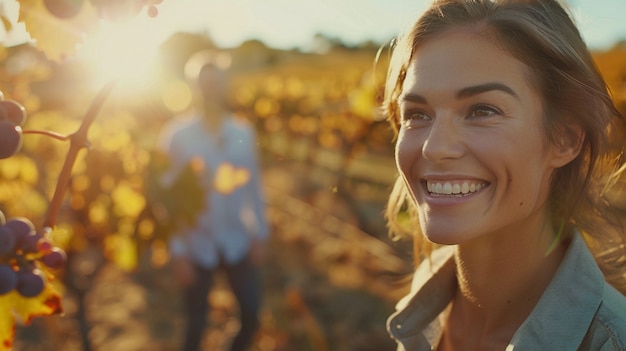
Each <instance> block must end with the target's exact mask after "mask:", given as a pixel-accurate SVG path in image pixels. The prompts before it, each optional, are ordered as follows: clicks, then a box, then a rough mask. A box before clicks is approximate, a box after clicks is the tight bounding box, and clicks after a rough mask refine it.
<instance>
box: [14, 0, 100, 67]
mask: <svg viewBox="0 0 626 351" xmlns="http://www.w3.org/2000/svg"><path fill="white" fill-rule="evenodd" d="M98 19H99V16H98V11H97V10H96V8H95V7H94V6H93V5H91V3H90V2H89V1H86V2H85V3H84V4H83V6H82V7H81V9H80V12H79V13H78V14H77V15H76V16H74V17H72V18H57V17H55V16H54V15H52V14H51V13H50V12H49V11H48V10H47V9H46V7H45V5H44V4H43V1H42V0H20V21H22V22H24V24H25V25H26V29H27V30H28V33H29V34H30V36H31V38H32V39H33V40H35V41H36V47H37V49H39V50H41V51H42V52H43V53H44V54H45V55H46V56H47V57H48V58H49V59H51V60H55V61H60V60H62V59H64V58H66V57H69V56H72V55H73V54H74V53H75V51H76V45H77V44H79V43H80V42H81V41H82V38H83V37H84V36H85V35H88V34H89V33H90V32H91V31H93V30H94V28H95V26H96V25H97V24H98Z"/></svg>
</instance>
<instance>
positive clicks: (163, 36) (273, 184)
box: [0, 0, 626, 351]
mask: <svg viewBox="0 0 626 351" xmlns="http://www.w3.org/2000/svg"><path fill="white" fill-rule="evenodd" d="M224 3H226V2H222V1H206V2H202V3H201V1H200V0H196V1H194V0H165V1H163V2H162V3H160V2H159V6H158V9H159V13H158V16H157V17H150V16H146V15H143V14H140V15H138V17H137V18H135V19H134V20H133V21H131V23H130V24H128V23H126V24H122V23H119V22H116V23H109V22H103V23H101V24H100V27H99V29H98V31H94V32H92V33H91V35H90V36H89V37H88V38H86V39H85V40H84V41H81V43H80V45H79V48H78V50H77V52H76V53H75V54H73V55H69V56H65V55H63V54H62V53H57V52H54V54H51V52H52V51H51V50H48V51H46V52H42V51H41V48H40V47H38V46H37V45H33V43H30V42H25V43H18V44H15V45H10V46H6V47H4V48H0V58H1V60H0V90H1V91H2V92H3V93H4V95H5V98H10V99H14V100H17V101H19V102H21V103H22V104H23V105H24V106H25V107H26V109H27V111H28V120H27V122H26V125H25V126H24V129H31V130H50V131H54V132H58V133H61V134H67V133H71V132H73V131H75V130H76V128H77V127H78V125H79V124H80V122H81V120H82V118H83V115H84V114H85V112H86V110H87V109H88V107H89V105H90V104H91V102H92V100H93V98H94V96H96V94H97V93H98V91H99V89H100V88H101V87H102V86H103V84H105V82H106V81H107V80H110V79H114V78H113V77H116V79H119V82H118V84H117V86H116V87H115V88H114V90H113V91H112V93H111V95H110V96H109V97H108V99H107V101H106V103H105V105H104V106H103V109H102V110H101V111H100V113H99V115H98V117H97V119H96V121H95V123H94V124H93V126H92V127H91V128H90V131H89V139H90V141H91V146H90V148H89V150H83V151H82V152H81V153H80V154H79V159H78V162H77V163H76V165H75V167H74V170H73V173H72V177H71V182H70V186H69V191H68V194H67V196H66V200H65V202H64V205H63V208H62V210H61V217H60V219H59V221H58V227H59V231H58V232H57V234H55V235H56V236H55V240H56V242H57V244H58V245H59V246H61V247H63V248H64V249H65V250H66V251H67V253H68V265H67V267H66V269H65V270H63V271H62V272H59V276H58V278H59V279H58V282H57V284H58V288H59V290H60V291H61V292H62V294H63V303H64V309H65V313H64V315H61V316H51V317H45V318H38V319H36V320H35V321H34V322H33V323H32V324H31V325H30V326H18V328H17V331H16V335H17V339H16V342H15V349H16V350H64V351H65V350H68V351H72V350H121V351H126V350H128V351H134V350H155V351H158V350H163V351H166V350H177V349H178V347H179V343H180V340H181V337H182V331H183V327H184V325H183V319H182V314H181V311H182V308H181V307H182V301H181V299H180V296H179V294H178V291H177V290H176V288H175V286H174V284H173V279H172V276H171V272H170V266H169V264H170V261H169V254H168V250H167V245H166V243H167V238H168V235H169V234H170V229H171V228H170V227H169V225H170V224H169V223H168V222H167V221H166V220H164V219H163V216H162V214H161V213H160V212H159V209H158V208H155V206H154V204H155V203H157V202H158V201H160V200H163V198H164V196H165V197H166V196H170V198H167V199H168V201H171V202H172V203H177V204H181V206H182V207H185V204H193V203H194V202H195V201H196V199H195V198H194V195H196V194H197V192H195V191H194V188H193V182H192V181H190V182H188V184H189V187H188V188H187V189H183V191H181V192H179V193H178V194H177V195H176V196H173V197H172V195H171V194H164V193H163V192H162V191H161V190H162V189H159V187H158V186H156V181H155V180H156V179H157V178H158V175H159V170H160V168H159V167H160V164H159V160H158V158H156V157H155V154H154V152H153V150H154V148H155V146H156V144H157V138H158V135H159V132H160V131H161V128H162V127H163V125H164V124H165V123H167V122H169V121H171V120H172V119H173V118H175V117H176V116H180V115H184V114H185V113H187V112H188V111H189V108H190V107H191V104H192V91H191V88H190V86H189V82H188V81H187V80H186V77H185V69H184V68H185V65H186V64H187V62H188V61H189V59H190V58H191V57H193V56H194V55H195V54H197V53H200V52H206V51H211V52H215V51H219V52H223V53H227V54H228V55H229V56H230V58H231V70H232V72H233V77H234V80H233V85H232V94H231V96H232V106H233V109H234V111H235V113H236V114H237V115H239V116H240V117H242V118H245V119H248V120H249V121H250V122H251V123H253V124H254V126H255V127H256V129H257V132H258V134H259V152H260V155H261V165H262V169H263V180H264V190H265V194H266V198H267V203H268V216H269V219H270V222H271V224H272V235H271V240H270V243H269V254H268V261H267V263H266V266H265V267H264V271H263V274H264V284H265V285H264V307H263V311H262V317H261V318H262V326H261V330H260V333H259V335H258V340H257V341H258V342H257V345H256V346H255V349H254V350H259V351H260V350H264V351H271V350H277V351H278V350H299V351H300V350H302V351H306V350H315V351H318V350H319V351H325V350H333V351H344V350H346V351H354V350H363V351H367V350H372V351H374V350H377V351H379V350H391V349H393V348H394V345H393V343H392V342H391V341H390V340H389V338H388V336H387V334H386V331H385V320H386V318H387V316H388V315H389V314H390V313H392V311H393V306H394V303H395V301H397V299H398V298H399V297H400V296H402V295H403V294H404V293H405V292H406V291H407V286H406V284H407V275H408V274H409V273H410V271H411V265H412V262H411V244H410V242H402V241H399V242H398V241H392V240H390V239H389V237H388V236H387V229H386V226H385V222H384V217H383V210H384V207H385V201H386V198H387V196H388V194H389V191H390V188H391V185H392V183H393V181H394V179H395V177H396V169H395V164H394V158H393V134H392V132H391V130H390V128H389V126H388V125H387V123H386V122H385V121H384V120H383V119H382V117H381V115H380V113H379V110H378V103H379V102H380V98H381V89H382V84H383V81H384V76H385V72H386V68H387V61H388V59H389V42H390V40H391V39H392V38H393V37H394V36H395V34H396V33H397V32H398V31H400V30H402V28H403V26H405V25H406V24H408V21H409V20H412V19H413V18H415V17H416V16H418V15H419V12H420V11H421V10H422V9H423V8H424V7H425V6H426V4H427V2H425V1H404V0H402V1H400V0H396V1H365V2H362V1H358V2H357V1H347V0H345V1H343V2H339V3H335V2H330V1H316V2H315V4H311V2H304V1H292V2H288V1H278V0H273V1H267V2H266V3H264V2H263V1H245V0H238V1H232V2H228V4H229V5H224ZM570 3H571V5H572V6H573V8H574V10H575V11H574V13H575V14H576V16H577V18H578V19H579V20H580V23H581V28H582V29H583V34H584V36H585V37H586V38H587V39H588V41H589V44H590V48H591V49H592V51H593V55H594V58H595V59H596V62H597V64H598V66H599V68H600V70H601V72H602V73H603V75H604V76H605V78H606V79H607V82H608V84H609V86H610V87H611V89H612V91H613V93H614V98H615V101H616V103H617V104H618V106H619V107H620V109H621V110H622V111H623V112H624V111H625V110H626V31H625V29H624V23H625V22H626V21H623V19H622V18H619V16H620V14H624V13H626V9H624V10H623V11H621V12H620V11H618V9H619V6H622V7H623V6H624V4H626V3H624V2H622V1H621V0H620V1H613V2H610V1H593V2H592V1H581V0H578V1H570ZM591 4H593V5H591ZM298 6H300V7H298ZM307 18H311V19H314V20H315V21H312V22H310V23H309V22H307ZM151 21H152V22H151ZM620 25H621V26H622V27H620ZM122 26H126V27H122ZM164 27H165V28H164ZM361 27H363V28H361ZM49 35H51V36H53V35H54V33H51V34H49ZM620 38H624V40H625V41H621V40H620ZM38 44H43V41H42V43H38ZM614 142H615V147H616V148H620V149H621V148H622V147H623V145H622V144H623V141H622V138H621V137H618V138H616V140H615V141H614ZM67 150H68V143H64V142H62V141H59V140H55V139H52V138H47V137H45V136H42V135H26V136H25V140H24V146H23V150H22V152H21V153H19V154H18V155H16V156H14V157H12V158H10V159H6V160H1V161H0V210H1V211H3V212H4V213H5V214H6V215H7V217H9V218H10V217H17V216H24V217H28V218H30V219H32V220H33V222H35V224H36V225H37V226H38V227H39V226H41V221H42V220H43V217H44V216H45V213H46V210H47V208H48V201H49V199H50V197H51V195H52V193H53V190H54V187H55V185H56V181H57V177H58V172H59V170H60V168H61V166H62V163H63V161H64V159H65V155H66V153H67ZM617 200H619V199H617ZM617 200H616V201H617ZM187 207H189V206H187ZM192 210H193V209H192ZM208 298H209V299H210V301H211V303H212V305H213V306H214V307H213V309H212V310H211V314H210V318H211V323H210V327H209V329H208V330H207V333H206V336H205V340H204V343H205V346H206V349H207V350H221V349H223V347H224V345H227V344H228V342H229V340H230V337H231V336H232V335H233V334H234V332H235V331H236V330H237V328H238V324H237V323H238V322H237V318H236V313H237V306H236V303H235V300H234V298H233V296H232V295H231V294H230V291H229V289H228V288H227V286H226V282H225V281H224V280H223V279H218V282H217V288H216V289H214V291H212V293H211V294H210V296H209V297H208Z"/></svg>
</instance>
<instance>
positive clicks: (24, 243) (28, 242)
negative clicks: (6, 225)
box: [19, 233, 42, 253]
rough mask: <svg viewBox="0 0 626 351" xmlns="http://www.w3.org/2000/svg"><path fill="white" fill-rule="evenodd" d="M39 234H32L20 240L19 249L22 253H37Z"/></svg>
mask: <svg viewBox="0 0 626 351" xmlns="http://www.w3.org/2000/svg"><path fill="white" fill-rule="evenodd" d="M41 238H42V237H41V234H38V233H32V234H29V235H28V236H26V237H23V238H20V241H19V247H20V248H21V249H22V252H24V253H35V252H39V242H40V241H41Z"/></svg>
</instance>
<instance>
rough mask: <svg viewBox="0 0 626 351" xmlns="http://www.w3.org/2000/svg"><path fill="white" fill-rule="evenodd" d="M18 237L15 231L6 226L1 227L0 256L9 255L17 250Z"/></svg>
mask: <svg viewBox="0 0 626 351" xmlns="http://www.w3.org/2000/svg"><path fill="white" fill-rule="evenodd" d="M16 239H17V237H16V236H15V234H14V233H13V231H12V230H11V229H9V228H7V227H6V226H1V227H0V256H3V255H6V254H9V253H11V252H13V249H15V243H16V241H17V240H16Z"/></svg>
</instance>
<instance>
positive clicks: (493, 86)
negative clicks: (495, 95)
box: [456, 82, 519, 99]
mask: <svg viewBox="0 0 626 351" xmlns="http://www.w3.org/2000/svg"><path fill="white" fill-rule="evenodd" d="M494 90H496V91H502V92H504V93H507V94H509V95H511V96H513V97H514V98H516V99H519V96H518V95H517V93H516V92H515V90H513V89H511V88H510V87H509V86H507V85H505V84H502V83H497V82H493V83H485V84H479V85H474V86H471V87H467V88H463V89H461V90H459V91H458V92H457V93H456V97H457V99H464V98H468V97H472V96H476V95H480V94H482V93H486V92H490V91H494Z"/></svg>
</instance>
